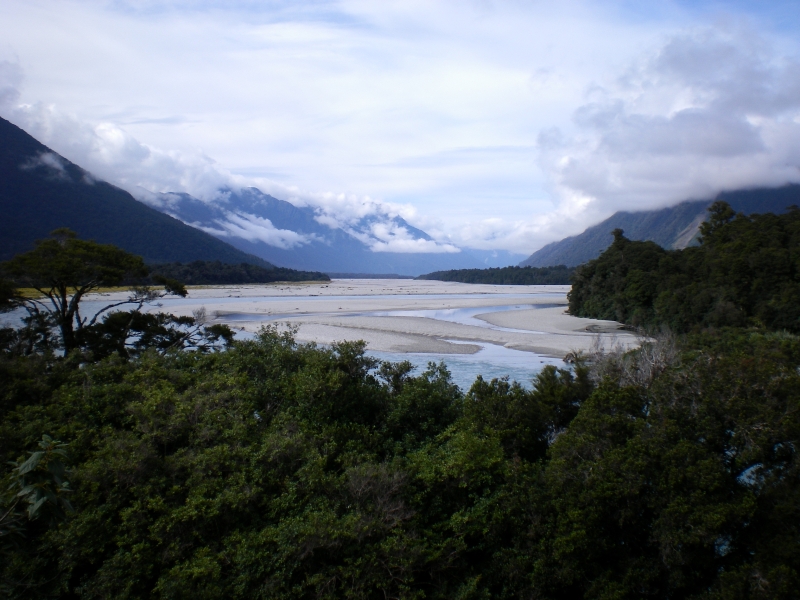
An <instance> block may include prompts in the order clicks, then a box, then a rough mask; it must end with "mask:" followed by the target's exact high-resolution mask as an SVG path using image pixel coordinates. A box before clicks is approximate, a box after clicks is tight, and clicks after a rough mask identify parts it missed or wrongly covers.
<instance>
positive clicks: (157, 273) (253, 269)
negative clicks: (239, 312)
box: [150, 260, 331, 285]
mask: <svg viewBox="0 0 800 600" xmlns="http://www.w3.org/2000/svg"><path fill="white" fill-rule="evenodd" d="M150 270H151V272H152V273H154V275H152V280H153V281H154V282H155V283H160V281H159V280H158V279H157V278H158V277H168V278H171V279H175V280H178V281H182V282H183V283H185V284H186V285H242V284H246V283H273V282H276V281H330V280H331V278H330V277H329V276H328V275H326V274H325V273H319V272H317V271H295V270H294V269H287V268H284V267H272V268H264V267H262V266H258V265H254V264H249V263H239V264H224V263H221V262H220V261H218V260H217V261H203V260H196V261H194V262H190V263H187V264H182V263H168V264H161V265H152V266H151V267H150Z"/></svg>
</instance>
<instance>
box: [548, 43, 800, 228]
mask: <svg viewBox="0 0 800 600" xmlns="http://www.w3.org/2000/svg"><path fill="white" fill-rule="evenodd" d="M573 121H574V125H575V127H576V132H575V133H574V134H572V135H568V134H566V133H564V132H563V131H562V130H559V129H553V130H550V131H546V132H544V133H543V134H542V135H540V138H539V145H540V149H541V159H542V164H543V166H544V168H545V169H547V171H548V172H549V173H551V175H552V177H553V179H554V181H555V183H556V185H557V186H558V188H559V189H560V191H561V194H562V197H563V201H562V205H564V206H572V208H573V210H574V212H582V211H590V212H593V213H596V214H598V215H599V214H604V215H608V214H611V213H612V212H614V211H616V210H620V209H627V210H637V209H640V210H643V209H649V208H656V207H661V206H666V205H668V204H673V203H676V202H679V201H682V200H686V199H692V198H695V199H705V198H709V197H713V196H714V195H716V194H717V193H718V192H720V191H725V190H734V189H738V188H744V187H754V186H775V185H781V184H784V183H788V182H797V181H800V169H799V168H798V167H800V63H798V61H797V60H796V59H795V58H793V57H785V56H782V55H780V54H778V53H777V52H776V51H775V50H773V49H772V48H771V47H770V46H769V45H768V44H767V43H766V42H765V41H764V40H763V39H761V38H759V37H758V36H757V35H756V34H755V33H753V32H751V31H749V30H747V29H733V30H724V29H703V30H697V31H687V32H683V33H680V34H678V35H675V36H673V37H672V38H670V39H669V40H667V41H666V42H665V43H664V44H663V46H661V47H660V48H659V49H658V50H657V51H656V52H654V53H652V54H651V56H649V57H647V58H646V59H645V60H643V61H641V62H640V63H638V64H637V65H635V66H634V67H632V68H631V69H630V70H629V71H628V72H626V73H625V74H624V75H623V76H621V77H619V78H618V79H617V80H616V81H613V82H610V83H609V84H607V85H605V86H602V87H601V86H596V87H595V88H594V89H592V90H591V91H590V93H589V101H588V102H586V103H585V104H583V105H582V106H580V107H578V108H577V109H576V110H575V112H574V119H573Z"/></svg>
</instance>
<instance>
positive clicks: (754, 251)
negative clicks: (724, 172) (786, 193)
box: [569, 202, 800, 333]
mask: <svg viewBox="0 0 800 600" xmlns="http://www.w3.org/2000/svg"><path fill="white" fill-rule="evenodd" d="M709 211H710V212H711V216H710V219H709V220H708V222H706V223H704V224H703V225H702V227H701V233H702V244H701V245H700V246H699V247H692V248H686V249H684V250H675V251H667V250H664V249H663V248H661V247H659V246H657V245H656V244H654V243H652V242H634V241H630V240H628V239H626V238H625V237H624V236H623V235H622V231H621V230H616V231H615V235H614V238H615V239H614V242H613V243H612V244H611V246H610V247H609V249H608V250H606V251H605V252H604V253H603V254H602V255H601V256H600V257H599V258H598V259H596V260H593V261H590V262H588V263H586V264H585V265H583V266H581V267H579V268H578V270H577V271H576V273H575V277H574V282H573V286H572V291H571V292H570V294H569V307H570V312H571V313H572V314H574V315H576V316H582V317H593V318H600V319H613V320H617V321H622V322H624V323H629V324H631V325H634V326H643V327H658V326H660V325H662V324H666V325H668V326H669V327H670V328H672V329H673V330H674V331H679V332H685V331H690V330H694V329H700V328H707V327H724V326H746V325H754V326H764V327H767V328H768V329H773V330H775V329H786V330H788V331H791V332H795V333H797V332H800V305H798V303H797V298H798V297H800V210H798V209H797V208H792V209H790V210H789V212H788V213H786V214H783V215H774V214H764V215H751V216H749V217H747V216H744V215H742V214H738V215H735V214H734V213H733V211H732V210H731V208H730V207H729V206H728V205H727V204H725V203H724V202H715V203H714V204H713V205H712V206H711V207H710V208H709Z"/></svg>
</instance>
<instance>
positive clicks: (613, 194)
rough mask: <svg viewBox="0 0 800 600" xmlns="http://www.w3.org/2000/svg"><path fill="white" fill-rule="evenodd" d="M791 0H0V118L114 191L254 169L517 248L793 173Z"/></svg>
mask: <svg viewBox="0 0 800 600" xmlns="http://www.w3.org/2000/svg"><path fill="white" fill-rule="evenodd" d="M798 34H800V11H798V10H797V5H796V2H789V1H787V2H783V1H780V0H775V1H766V2H765V1H761V2H749V1H744V0H738V1H730V2H708V1H706V2H704V1H695V2H688V1H686V2H685V1H677V0H672V1H670V0H665V1H662V2H658V3H655V2H633V1H622V0H619V1H614V0H608V1H599V0H596V1H582V0H565V1H563V2H552V1H548V2H544V1H541V2H540V1H538V0H527V1H526V0H506V1H500V0H458V1H455V0H424V1H418V0H402V1H395V0H380V1H375V0H371V1H367V0H306V1H303V0H294V1H281V0H262V1H255V0H228V1H225V2H222V1H217V0H198V1H188V0H165V1H159V2H156V1H149V0H141V1H133V0H131V1H124V0H105V1H104V0H83V1H78V0H25V1H24V2H18V1H15V0H5V1H0V116H3V117H4V118H6V119H9V120H11V121H12V122H14V123H15V124H17V125H19V126H20V127H22V128H23V129H25V130H26V131H28V132H29V133H31V134H32V135H34V137H36V138H37V139H39V140H40V141H42V142H43V143H45V144H47V145H49V146H50V147H51V148H53V149H54V150H55V151H57V152H59V153H60V154H62V155H64V156H65V157H66V158H68V159H70V160H72V161H73V162H76V163H77V164H79V165H81V166H83V167H84V168H86V169H88V170H89V171H91V172H92V173H94V174H95V175H96V176H98V177H102V178H104V179H107V180H109V181H111V182H113V183H115V184H117V185H120V186H121V187H124V188H125V189H128V190H129V191H131V192H132V193H134V195H138V196H139V197H145V196H146V192H187V193H190V194H192V195H195V196H197V197H199V198H201V199H204V200H207V201H213V200H214V198H215V195H216V194H217V193H218V190H219V189H220V188H221V187H225V186H229V187H230V186H233V187H237V186H247V185H255V186H257V187H259V188H260V189H262V190H263V191H265V192H267V193H271V194H272V195H274V196H276V197H278V198H281V199H284V200H289V201H291V202H294V203H295V204H301V205H314V206H319V207H322V208H323V209H324V210H325V211H327V212H329V213H331V214H337V215H363V214H370V213H375V212H377V213H380V212H382V213H386V214H398V215H400V216H403V217H404V218H406V219H407V220H408V221H409V222H410V223H411V224H412V225H415V226H417V227H419V228H421V229H423V230H425V231H426V232H428V233H429V234H431V235H432V236H434V238H436V239H437V240H440V241H441V242H442V243H443V244H447V243H452V244H457V245H460V246H463V247H473V248H482V249H502V250H509V251H513V252H518V253H521V254H530V253H531V252H533V251H534V250H536V249H538V248H540V247H541V246H543V245H544V244H546V243H548V242H551V241H554V240H558V239H561V238H563V237H565V236H566V235H572V234H576V233H579V232H580V231H582V230H583V229H585V228H586V227H587V226H589V225H592V224H595V223H597V222H599V221H600V220H602V219H604V218H606V217H608V216H610V215H611V214H613V213H614V212H616V211H617V210H646V209H651V208H659V207H663V206H668V205H671V204H676V203H677V202H680V201H682V200H686V199H705V198H711V197H713V196H714V195H715V194H716V193H718V192H720V191H723V190H731V189H738V188H742V187H753V186H762V185H764V186H774V185H782V184H784V183H788V182H800V35H798Z"/></svg>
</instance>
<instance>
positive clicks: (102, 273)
mask: <svg viewBox="0 0 800 600" xmlns="http://www.w3.org/2000/svg"><path fill="white" fill-rule="evenodd" d="M50 235H51V237H50V238H49V239H46V240H40V241H38V242H37V243H36V247H35V248H34V249H33V250H31V251H30V252H26V253H24V254H19V255H17V256H15V257H14V258H12V259H11V260H9V261H7V262H6V263H4V264H3V265H2V268H3V271H4V272H5V274H6V275H7V276H8V277H9V278H10V279H11V281H12V282H13V285H14V286H15V287H16V288H33V289H34V290H36V291H37V292H38V293H39V294H41V297H35V298H27V297H23V296H20V295H19V294H17V293H14V291H13V289H12V288H11V287H10V286H8V285H5V286H4V287H3V290H2V291H3V298H2V299H0V300H2V301H3V306H4V307H5V308H11V307H13V306H14V305H22V306H24V307H25V308H26V309H27V311H28V314H29V317H28V322H29V323H34V322H36V323H41V322H42V321H43V320H44V321H46V322H47V323H48V324H49V325H51V326H55V327H57V328H58V329H59V330H60V332H61V343H62V345H63V347H64V352H65V353H68V352H69V351H70V350H73V349H74V348H76V347H77V346H78V340H77V337H76V330H81V329H82V328H83V327H84V326H86V325H93V324H94V323H95V322H97V319H98V317H100V315H102V314H104V313H106V312H107V311H109V310H111V309H112V308H116V307H118V306H122V305H126V304H135V305H137V310H138V309H141V307H142V306H143V305H144V304H145V303H147V302H151V301H153V300H155V299H156V298H160V297H161V296H163V295H164V293H170V294H177V295H179V296H186V289H185V288H184V286H183V285H182V284H180V283H179V282H177V281H173V280H170V279H167V278H164V277H159V278H156V280H157V282H158V283H160V284H162V285H163V286H164V292H160V291H156V290H155V289H153V288H151V287H149V286H134V287H132V288H131V290H130V291H131V293H130V295H129V296H128V298H126V299H125V300H123V301H121V302H116V303H112V304H109V305H107V306H105V307H103V308H102V309H101V310H99V311H97V312H96V313H95V314H94V315H93V316H92V318H91V319H89V318H88V317H84V316H81V311H80V307H81V300H83V298H84V296H85V295H86V294H88V293H91V292H93V291H96V290H98V289H99V288H101V287H105V286H117V285H120V284H121V283H123V282H124V281H126V280H131V279H134V280H135V279H138V278H142V277H145V276H146V275H147V272H148V269H147V267H146V266H145V264H144V261H143V260H142V258H141V257H139V256H136V255H133V254H130V253H129V252H126V251H125V250H122V249H120V248H117V247H116V246H113V245H111V244H98V243H96V242H92V241H88V240H80V239H78V238H77V236H76V234H75V232H73V231H70V230H69V229H56V230H55V231H53V232H52V233H51V234H50ZM5 288H9V289H8V290H6V289H5Z"/></svg>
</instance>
